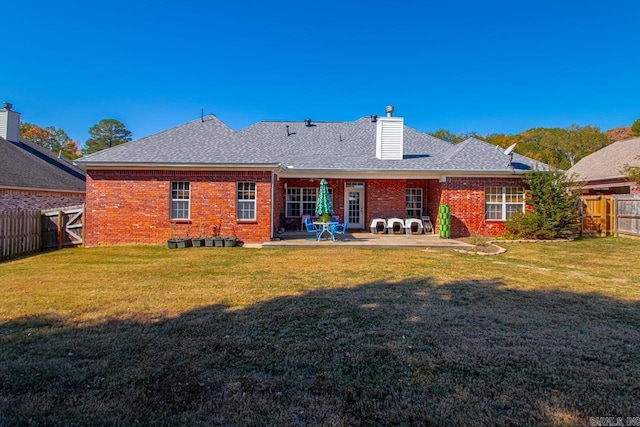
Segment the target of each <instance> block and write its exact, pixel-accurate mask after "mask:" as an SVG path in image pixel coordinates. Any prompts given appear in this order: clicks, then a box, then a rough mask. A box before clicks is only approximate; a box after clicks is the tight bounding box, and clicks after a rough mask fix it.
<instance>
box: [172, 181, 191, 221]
mask: <svg viewBox="0 0 640 427" xmlns="http://www.w3.org/2000/svg"><path fill="white" fill-rule="evenodd" d="M190 199H191V197H190V185H189V182H188V181H176V182H172V183H171V219H189V202H190Z"/></svg>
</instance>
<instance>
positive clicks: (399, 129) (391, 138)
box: [376, 105, 404, 160]
mask: <svg viewBox="0 0 640 427" xmlns="http://www.w3.org/2000/svg"><path fill="white" fill-rule="evenodd" d="M385 112H386V113H387V117H378V120H377V122H376V126H377V128H376V157H377V158H379V159H380V160H402V156H403V154H404V150H403V145H402V142H403V139H404V119H403V118H402V117H392V114H393V107H392V106H390V105H389V106H387V107H386V108H385Z"/></svg>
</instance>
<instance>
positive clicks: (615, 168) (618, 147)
mask: <svg viewBox="0 0 640 427" xmlns="http://www.w3.org/2000/svg"><path fill="white" fill-rule="evenodd" d="M638 156H640V138H632V139H626V140H624V141H618V142H614V143H613V144H610V145H607V146H606V147H604V148H602V149H600V150H598V151H596V152H595V153H592V154H590V155H588V156H587V157H585V158H583V159H581V160H580V161H579V162H578V163H576V164H575V165H573V167H572V168H571V169H569V170H568V171H567V175H569V176H571V175H573V174H575V175H576V176H577V178H578V179H579V180H581V181H597V180H602V179H616V178H622V176H623V175H622V173H620V171H621V170H622V168H623V167H624V165H625V164H629V165H631V166H640V159H638V158H637V157H638Z"/></svg>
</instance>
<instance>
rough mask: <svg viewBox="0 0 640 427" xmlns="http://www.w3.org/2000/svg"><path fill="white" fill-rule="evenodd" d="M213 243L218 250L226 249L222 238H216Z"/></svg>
mask: <svg viewBox="0 0 640 427" xmlns="http://www.w3.org/2000/svg"><path fill="white" fill-rule="evenodd" d="M213 243H214V246H215V247H216V248H222V247H224V239H223V238H222V237H215V238H214V239H213Z"/></svg>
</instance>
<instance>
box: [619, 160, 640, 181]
mask: <svg viewBox="0 0 640 427" xmlns="http://www.w3.org/2000/svg"><path fill="white" fill-rule="evenodd" d="M636 159H638V160H640V156H636ZM621 172H622V173H623V174H624V176H626V177H627V179H628V180H629V181H633V182H635V183H636V184H640V166H631V165H630V164H626V165H624V167H623V168H622V171H621Z"/></svg>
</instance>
